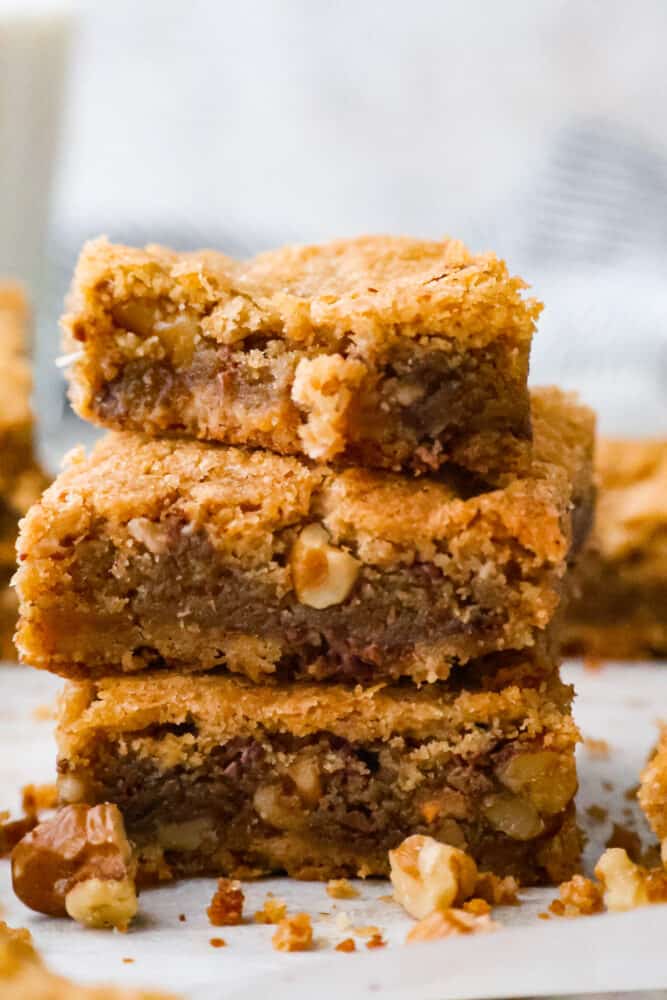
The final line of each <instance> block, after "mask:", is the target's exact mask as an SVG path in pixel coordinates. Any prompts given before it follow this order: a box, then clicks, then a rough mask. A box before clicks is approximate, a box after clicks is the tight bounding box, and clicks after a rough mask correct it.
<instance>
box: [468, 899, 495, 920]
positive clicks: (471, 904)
mask: <svg viewBox="0 0 667 1000" xmlns="http://www.w3.org/2000/svg"><path fill="white" fill-rule="evenodd" d="M463 909H464V910H465V911H466V913H472V914H474V916H476V917H483V916H484V914H485V913H490V912H491V906H490V904H489V903H487V901H486V900H485V899H480V897H479V896H474V897H473V898H472V899H468V900H466V902H465V903H464V904H463Z"/></svg>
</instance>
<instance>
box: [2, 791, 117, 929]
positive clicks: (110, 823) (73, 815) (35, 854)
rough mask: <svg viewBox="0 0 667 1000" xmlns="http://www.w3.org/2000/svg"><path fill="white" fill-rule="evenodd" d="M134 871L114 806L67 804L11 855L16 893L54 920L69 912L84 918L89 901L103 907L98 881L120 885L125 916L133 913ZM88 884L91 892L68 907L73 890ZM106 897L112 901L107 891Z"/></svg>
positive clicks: (82, 895)
mask: <svg viewBox="0 0 667 1000" xmlns="http://www.w3.org/2000/svg"><path fill="white" fill-rule="evenodd" d="M135 869H136V864H135V861H134V858H133V856H132V848H131V847H130V843H129V841H128V839H127V837H126V836H125V828H124V826H123V818H122V816H121V814H120V811H119V809H118V807H117V806H115V805H112V804H111V803H104V804H102V805H98V806H86V805H83V804H80V805H70V806H65V807H64V808H63V809H61V810H60V811H59V812H57V813H56V815H55V816H52V817H51V818H50V819H48V820H45V821H44V822H43V823H40V824H39V825H38V826H36V827H35V829H34V830H32V831H31V832H30V833H28V834H27V835H26V836H25V837H24V838H23V840H21V841H20V843H18V844H17V845H16V847H15V848H14V850H13V852H12V882H13V886H14V892H15V893H16V895H17V896H18V898H19V899H20V900H21V901H22V902H23V903H25V905H26V906H28V907H30V909H31V910H36V911H37V912H38V913H47V914H49V915H51V916H65V915H66V914H67V913H68V912H69V909H70V908H71V909H73V910H75V911H76V912H77V913H78V914H83V913H84V911H85V910H86V900H89V901H95V905H101V902H100V899H101V897H100V894H99V892H98V890H99V886H98V885H97V883H103V884H107V883H109V882H117V883H121V884H122V889H119V890H118V895H119V897H122V898H123V899H124V900H125V903H124V904H123V907H124V908H123V912H124V913H126V912H128V913H129V910H130V904H129V901H128V900H129V896H130V889H129V886H130V885H133V883H134V875H135ZM90 882H92V883H94V885H93V887H92V888H91V889H90V892H89V893H88V894H86V893H85V892H84V891H83V890H82V891H81V892H79V893H78V894H75V896H74V897H72V899H73V902H70V906H68V905H67V903H66V899H67V897H68V896H69V894H70V892H71V891H72V889H74V888H75V886H77V885H79V884H85V883H90ZM106 898H107V899H109V898H110V892H109V891H108V890H106ZM135 903H136V899H135ZM91 905H92V904H91ZM134 912H136V906H135V910H134ZM77 919H79V918H78V917H77ZM86 922H87V921H86Z"/></svg>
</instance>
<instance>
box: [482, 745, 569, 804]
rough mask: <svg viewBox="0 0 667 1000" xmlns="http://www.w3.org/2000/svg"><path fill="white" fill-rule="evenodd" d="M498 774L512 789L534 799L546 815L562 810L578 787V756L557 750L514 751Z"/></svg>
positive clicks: (534, 802)
mask: <svg viewBox="0 0 667 1000" xmlns="http://www.w3.org/2000/svg"><path fill="white" fill-rule="evenodd" d="M497 774H498V779H499V780H500V781H501V782H502V784H503V785H505V787H506V788H509V790H510V791H511V792H515V793H516V794H517V795H523V796H525V797H526V798H528V799H530V801H531V802H532V803H533V805H534V806H535V808H536V809H537V811H538V813H540V815H542V816H555V815H556V813H559V812H562V811H563V809H564V808H565V807H566V805H567V804H568V803H569V802H570V801H571V799H572V798H573V797H574V795H575V793H576V791H577V769H576V766H575V763H574V759H573V758H572V757H568V756H566V755H565V754H560V753H555V752H554V751H553V750H534V751H530V752H528V753H517V754H514V755H513V756H512V757H510V758H509V760H507V761H505V762H504V763H503V764H502V765H501V766H500V767H499V768H498V770H497Z"/></svg>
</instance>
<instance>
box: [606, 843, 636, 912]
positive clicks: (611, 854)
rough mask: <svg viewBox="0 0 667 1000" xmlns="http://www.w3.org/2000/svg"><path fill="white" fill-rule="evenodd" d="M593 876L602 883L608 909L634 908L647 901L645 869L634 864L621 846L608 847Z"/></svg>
mask: <svg viewBox="0 0 667 1000" xmlns="http://www.w3.org/2000/svg"><path fill="white" fill-rule="evenodd" d="M595 876H596V878H598V879H599V880H600V882H601V883H602V892H603V894H604V903H605V906H606V907H607V909H608V910H613V911H623V910H634V909H635V908H636V907H637V906H646V905H647V904H648V903H649V898H648V892H647V889H646V871H645V870H644V869H642V868H640V866H639V865H636V864H634V862H632V861H631V860H630V858H629V857H628V855H627V851H624V850H623V848H622V847H610V848H609V849H608V850H606V851H605V852H604V854H603V855H602V857H601V858H600V860H599V861H598V863H597V865H596V866H595Z"/></svg>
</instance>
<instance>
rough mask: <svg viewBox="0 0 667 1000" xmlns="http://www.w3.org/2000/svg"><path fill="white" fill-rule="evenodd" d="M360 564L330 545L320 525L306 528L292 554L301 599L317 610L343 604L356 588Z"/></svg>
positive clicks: (293, 570) (294, 576)
mask: <svg viewBox="0 0 667 1000" xmlns="http://www.w3.org/2000/svg"><path fill="white" fill-rule="evenodd" d="M360 565H361V564H360V563H359V561H358V560H357V559H355V558H354V556H351V555H350V554H349V552H343V550H342V549H338V548H336V546H335V545H330V544H329V536H328V534H327V533H326V531H325V530H324V528H323V527H322V526H321V525H320V524H309V525H307V526H306V527H305V528H304V529H303V531H302V532H301V534H300V535H299V537H298V538H297V540H296V542H295V543H294V545H293V546H292V552H291V555H290V567H291V570H292V579H293V581H294V589H295V591H296V596H297V598H298V600H299V601H300V602H301V604H306V605H307V606H308V607H309V608H316V609H317V610H322V609H323V608H329V607H331V606H332V605H333V604H342V603H343V601H344V600H345V598H346V597H347V596H348V595H349V594H350V592H351V590H352V588H353V587H354V584H355V582H356V579H357V576H358V575H359V569H360Z"/></svg>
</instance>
